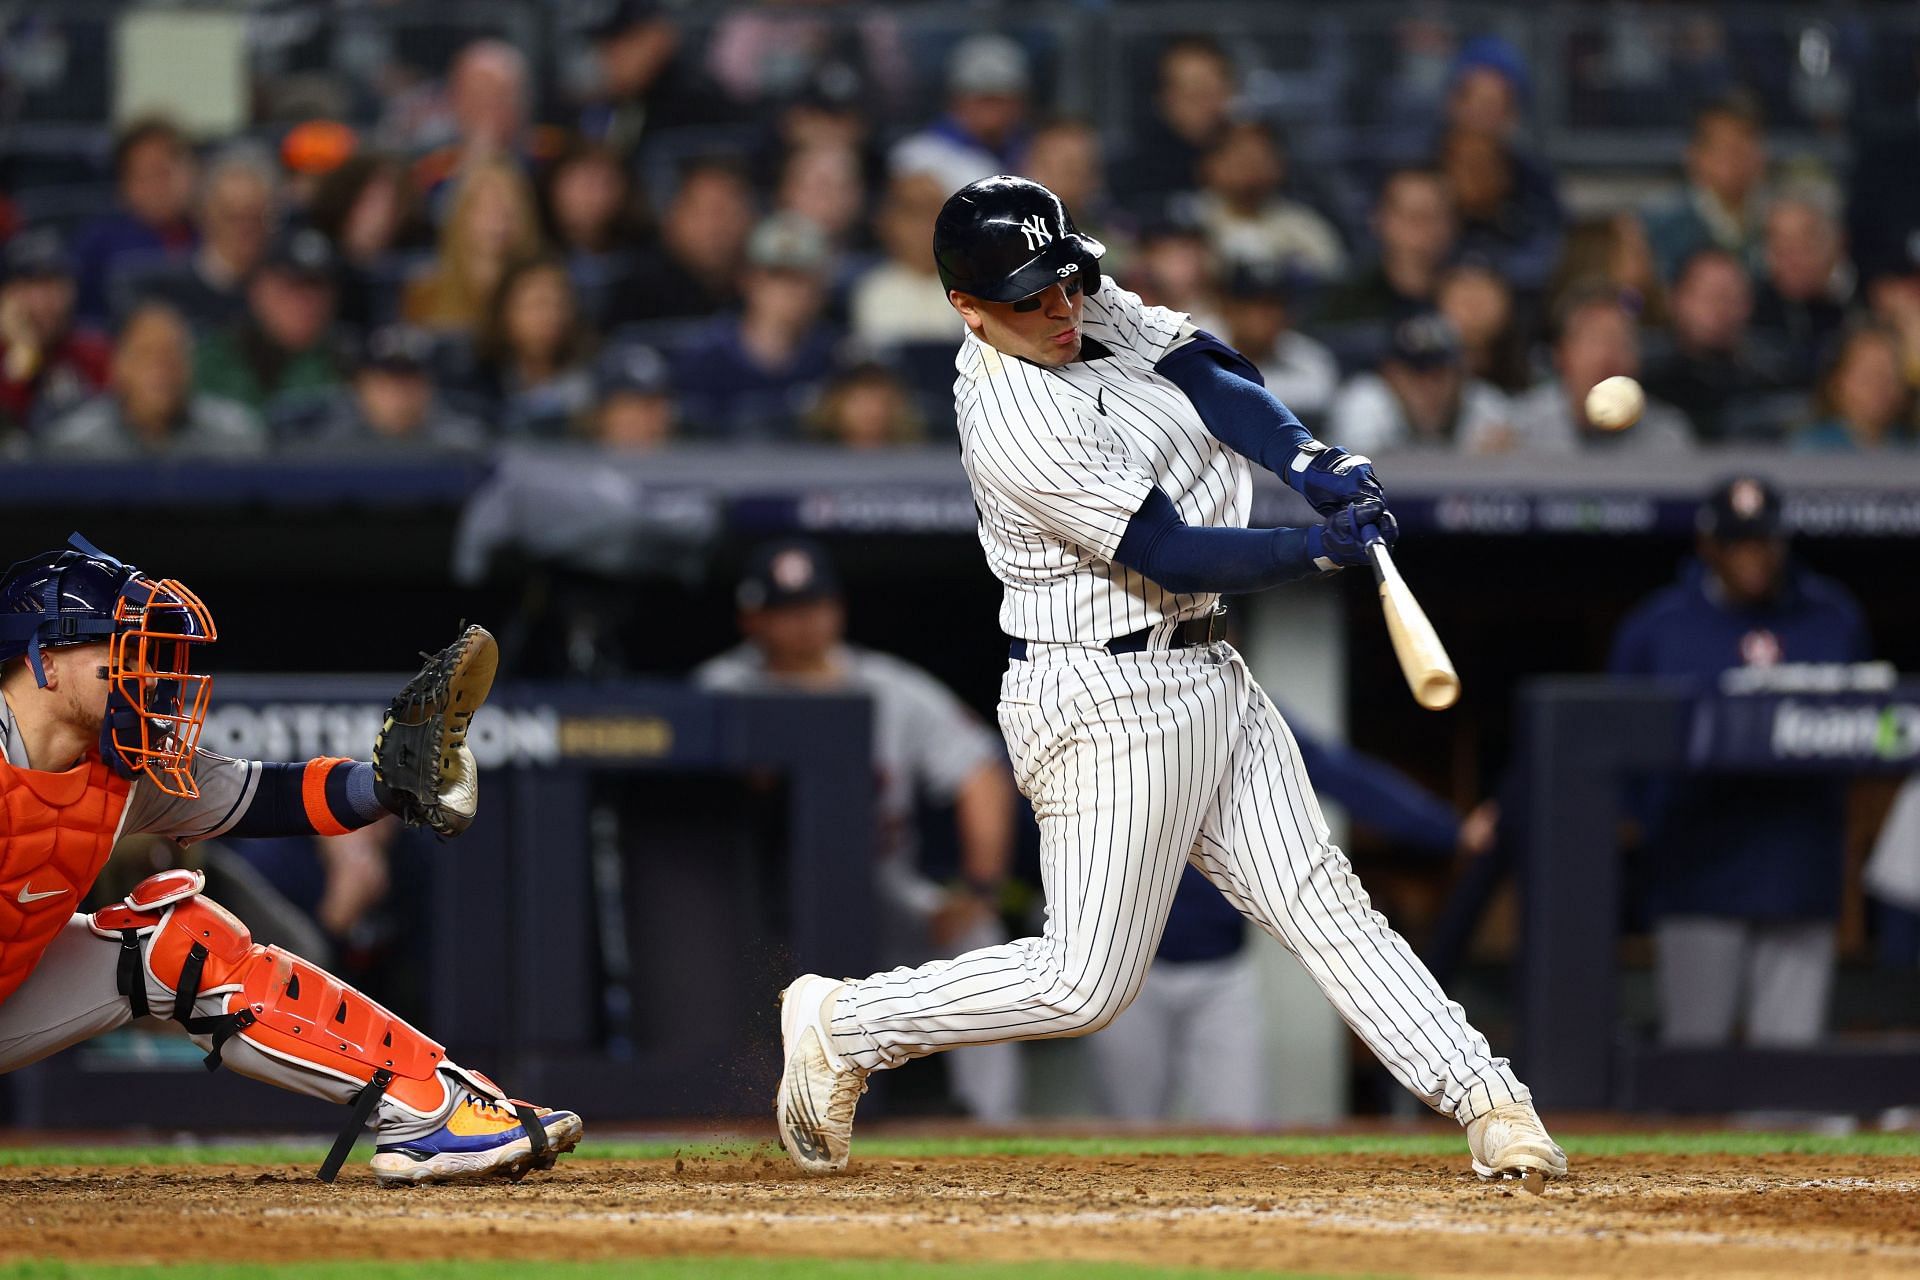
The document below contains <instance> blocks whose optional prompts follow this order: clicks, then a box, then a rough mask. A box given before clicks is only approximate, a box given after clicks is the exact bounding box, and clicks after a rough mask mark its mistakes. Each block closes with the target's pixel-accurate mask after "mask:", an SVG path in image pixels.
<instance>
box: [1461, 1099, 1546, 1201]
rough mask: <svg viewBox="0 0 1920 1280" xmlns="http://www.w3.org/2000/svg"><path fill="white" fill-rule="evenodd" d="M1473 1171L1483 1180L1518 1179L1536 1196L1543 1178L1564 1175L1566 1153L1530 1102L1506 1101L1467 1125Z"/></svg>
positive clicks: (1468, 1147)
mask: <svg viewBox="0 0 1920 1280" xmlns="http://www.w3.org/2000/svg"><path fill="white" fill-rule="evenodd" d="M1467 1150H1468V1151H1470V1152H1472V1154H1473V1171H1474V1172H1475V1173H1477V1174H1479V1175H1480V1176H1481V1177H1483V1178H1519V1179H1521V1180H1522V1181H1524V1182H1525V1183H1526V1184H1527V1190H1529V1191H1532V1192H1535V1193H1536V1194H1538V1192H1539V1190H1540V1188H1541V1184H1542V1182H1543V1180H1544V1179H1546V1178H1564V1177H1566V1176H1567V1153H1566V1152H1564V1151H1562V1150H1561V1149H1560V1144H1559V1143H1557V1142H1555V1141H1554V1140H1553V1139H1552V1138H1550V1137H1548V1136H1547V1127H1546V1126H1545V1125H1543V1124H1541V1123H1540V1116H1539V1113H1538V1112H1536V1111H1535V1110H1534V1109H1533V1104H1532V1103H1531V1102H1509V1103H1506V1104H1504V1105H1502V1106H1498V1107H1495V1108H1494V1109H1493V1110H1491V1111H1489V1112H1487V1113H1485V1114H1484V1115H1481V1116H1478V1117H1476V1118H1474V1119H1472V1120H1469V1121H1468V1122H1467Z"/></svg>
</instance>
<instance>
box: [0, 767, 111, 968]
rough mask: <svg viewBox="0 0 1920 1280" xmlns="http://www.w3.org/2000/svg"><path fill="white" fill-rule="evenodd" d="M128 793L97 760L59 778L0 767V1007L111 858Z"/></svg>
mask: <svg viewBox="0 0 1920 1280" xmlns="http://www.w3.org/2000/svg"><path fill="white" fill-rule="evenodd" d="M132 789H133V783H132V782H131V781H130V780H129V779H126V778H123V777H121V776H120V775H119V774H117V773H115V772H114V771H113V770H112V769H110V768H108V767H107V766H106V765H105V764H103V763H101V762H100V761H99V760H86V761H83V762H82V763H80V764H78V765H75V766H74V767H73V768H71V769H68V770H67V771H66V772H64V773H47V772H44V771H42V770H39V769H18V768H15V767H14V766H13V765H11V764H8V763H7V762H6V761H4V760H0V1001H4V1000H6V998H7V997H8V996H10V995H12V994H13V993H14V991H15V989H17V988H18V987H19V986H20V984H21V983H22V982H25V981H26V980H27V975H28V974H30V973H32V972H33V967H34V966H35V965H37V964H39V963H40V956H41V953H42V952H44V951H45V950H46V949H47V947H48V945H49V944H50V943H52V941H53V940H54V939H55V938H56V937H58V936H59V934H60V930H61V928H62V927H63V926H65V924H66V923H67V921H68V919H69V918H71V917H72V915H73V913H74V912H75V911H77V910H79V909H80V900H81V899H82V898H84V897H85V896H86V893H87V890H88V889H90V888H92V887H93V878H94V877H95V876H97V875H99V874H100V868H101V867H103V866H105V865H106V861H107V855H108V854H109V853H112V852H113V842H114V838H115V837H116V836H117V835H119V833H120V821H121V819H122V818H123V817H124V816H125V814H126V811H127V793H128V792H129V791H131V790H132Z"/></svg>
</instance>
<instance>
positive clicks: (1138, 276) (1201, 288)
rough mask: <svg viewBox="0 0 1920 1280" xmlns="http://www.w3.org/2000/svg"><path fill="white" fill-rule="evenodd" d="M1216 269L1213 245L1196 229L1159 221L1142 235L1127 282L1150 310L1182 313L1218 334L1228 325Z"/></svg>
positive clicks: (1201, 327) (1185, 224)
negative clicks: (1222, 313) (1219, 295)
mask: <svg viewBox="0 0 1920 1280" xmlns="http://www.w3.org/2000/svg"><path fill="white" fill-rule="evenodd" d="M1217 270H1218V268H1217V265H1216V263H1215V262H1214V258H1213V247H1212V246H1211V245H1209V244H1208V243H1207V237H1206V235H1205V233H1203V232H1202V231H1201V230H1200V228H1199V227H1197V226H1194V225H1193V224H1192V223H1189V222H1179V221H1163V222H1158V223H1150V224H1149V225H1148V226H1146V227H1145V228H1144V229H1143V230H1142V231H1141V233H1140V247H1139V250H1138V252H1137V253H1136V254H1135V255H1134V263H1133V268H1132V271H1131V272H1130V273H1129V275H1128V277H1127V279H1126V282H1125V283H1126V285H1127V287H1128V288H1129V289H1132V290H1133V291H1134V292H1135V293H1138V294H1139V295H1140V298H1141V300H1142V301H1143V302H1145V303H1146V304H1147V305H1148V306H1150V307H1168V308H1171V309H1172V310H1174V311H1184V312H1186V313H1187V314H1188V315H1189V316H1191V317H1192V318H1193V323H1194V326H1195V327H1196V328H1200V329H1205V330H1207V331H1208V332H1210V333H1219V332H1220V331H1221V330H1222V329H1224V328H1226V323H1225V321H1224V320H1222V319H1221V316H1220V302H1219V298H1218V296H1217V294H1218V284H1219V282H1218V280H1217V278H1216V273H1217Z"/></svg>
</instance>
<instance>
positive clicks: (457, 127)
mask: <svg viewBox="0 0 1920 1280" xmlns="http://www.w3.org/2000/svg"><path fill="white" fill-rule="evenodd" d="M532 110H533V83H532V72H531V70H530V68H529V67H528V65H527V57H526V54H524V53H522V52H521V51H520V49H519V48H518V47H516V46H515V45H513V44H510V43H508V42H507V41H505V40H496V39H485V40H475V41H473V42H472V43H470V44H467V45H465V46H464V47H462V48H461V50H460V52H459V53H457V54H455V55H454V58H453V65H452V66H451V67H449V68H448V70H447V81H446V89H445V96H444V99H443V100H442V101H441V102H440V103H438V104H437V109H435V110H432V111H430V112H429V113H428V115H427V117H426V119H425V120H423V121H420V122H418V123H417V124H416V125H415V126H414V129H413V131H412V135H413V136H412V137H411V138H409V139H408V140H407V141H408V142H409V143H410V144H411V145H409V146H407V148H406V149H407V150H409V151H419V150H421V149H423V148H424V147H426V146H433V148H434V149H432V150H430V151H427V153H426V154H425V155H422V156H421V157H420V158H419V159H418V160H416V161H414V163H413V183H414V187H415V188H416V190H418V191H420V192H421V193H422V194H424V195H426V196H427V197H428V198H429V200H430V201H432V202H433V204H434V205H435V206H436V207H437V205H438V202H439V198H440V195H441V193H442V190H443V188H444V186H445V184H446V183H448V182H450V181H456V180H458V178H459V177H460V175H461V174H462V173H464V172H466V171H467V170H468V169H470V168H472V167H473V166H475V165H481V164H506V165H512V166H514V167H516V168H518V169H520V170H522V171H523V172H531V171H532V170H533V169H535V168H536V167H538V166H539V165H540V164H542V163H544V162H545V161H548V160H551V159H552V158H553V157H554V156H555V155H557V154H558V153H559V151H560V148H561V147H562V146H563V145H564V138H565V135H564V134H563V133H561V132H560V131H559V130H556V129H550V128H538V127H535V126H534V125H533V124H532V114H531V113H532ZM436 143H438V144H441V145H437V146H434V144H436Z"/></svg>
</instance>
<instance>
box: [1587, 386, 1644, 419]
mask: <svg viewBox="0 0 1920 1280" xmlns="http://www.w3.org/2000/svg"><path fill="white" fill-rule="evenodd" d="M1646 407H1647V393H1646V392H1644V391H1642V390H1641V389H1640V384H1639V383H1637V382H1635V381H1634V380H1633V379H1632V378H1629V377H1627V376H1626V375H1625V374H1615V375H1614V376H1613V377H1611V378H1602V379H1601V380H1600V381H1599V382H1596V383H1594V384H1593V390H1591V391H1589V392H1587V421H1588V422H1591V423H1592V424H1593V425H1594V426H1596V427H1599V428H1600V429H1601V430H1602V431H1622V430H1625V429H1626V428H1628V427H1630V426H1632V425H1633V424H1634V423H1636V422H1638V421H1640V415H1641V413H1642V412H1644V411H1645V410H1646Z"/></svg>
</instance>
